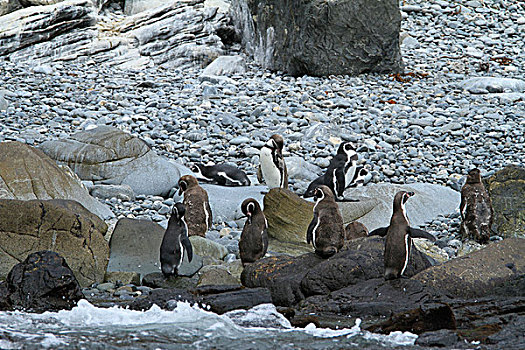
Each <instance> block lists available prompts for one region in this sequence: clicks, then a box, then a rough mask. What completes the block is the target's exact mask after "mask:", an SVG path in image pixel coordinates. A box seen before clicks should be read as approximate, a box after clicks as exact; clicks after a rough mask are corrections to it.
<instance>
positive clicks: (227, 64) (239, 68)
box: [201, 56, 246, 76]
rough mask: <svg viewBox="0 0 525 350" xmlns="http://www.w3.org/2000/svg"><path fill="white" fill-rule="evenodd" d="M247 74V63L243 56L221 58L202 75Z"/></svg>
mask: <svg viewBox="0 0 525 350" xmlns="http://www.w3.org/2000/svg"><path fill="white" fill-rule="evenodd" d="M244 73H246V62H245V60H244V58H243V57H241V56H219V57H217V58H216V59H215V60H213V62H212V63H210V64H209V65H208V66H207V67H206V68H205V69H204V70H203V71H202V73H201V75H204V76H221V75H227V76H231V75H234V74H244Z"/></svg>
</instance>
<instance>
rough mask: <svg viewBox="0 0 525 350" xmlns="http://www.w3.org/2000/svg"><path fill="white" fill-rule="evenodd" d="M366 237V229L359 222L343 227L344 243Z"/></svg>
mask: <svg viewBox="0 0 525 350" xmlns="http://www.w3.org/2000/svg"><path fill="white" fill-rule="evenodd" d="M367 236H368V229H367V228H366V226H365V225H363V224H362V223H360V222H359V221H352V222H351V223H349V224H348V225H346V227H345V241H350V240H352V239H356V238H362V237H367Z"/></svg>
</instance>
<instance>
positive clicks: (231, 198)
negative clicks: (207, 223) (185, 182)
mask: <svg viewBox="0 0 525 350" xmlns="http://www.w3.org/2000/svg"><path fill="white" fill-rule="evenodd" d="M200 186H201V187H202V188H204V189H205V190H206V192H208V198H209V200H210V208H211V211H212V213H213V221H214V222H215V223H217V224H221V223H225V222H228V221H231V220H239V219H241V218H242V217H243V216H244V214H243V213H242V211H241V204H242V202H243V201H244V200H245V199H246V198H250V197H251V198H255V199H256V200H257V201H258V202H259V204H261V206H262V205H263V195H262V193H261V192H263V191H267V190H268V188H267V187H266V186H238V187H226V186H219V185H210V184H201V185H200Z"/></svg>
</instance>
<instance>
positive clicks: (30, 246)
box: [0, 199, 109, 287]
mask: <svg viewBox="0 0 525 350" xmlns="http://www.w3.org/2000/svg"><path fill="white" fill-rule="evenodd" d="M106 231H107V225H106V224H105V223H104V222H103V221H102V220H101V219H99V218H98V217H97V216H96V215H94V214H92V213H91V212H89V211H88V210H87V209H86V208H84V207H83V206H82V205H80V204H79V203H77V202H75V201H67V200H58V199H55V200H48V201H40V200H30V201H21V200H8V199H0V276H5V275H6V274H7V273H8V272H9V270H10V269H11V268H12V267H13V266H15V265H16V264H18V263H19V262H21V261H23V260H24V259H25V258H26V257H27V255H28V254H29V253H33V252H36V251H41V250H51V251H55V252H57V253H58V254H60V255H61V256H63V257H64V258H65V259H66V261H67V263H68V265H69V266H70V267H71V269H72V270H73V272H74V273H75V276H76V278H77V280H78V281H79V283H80V285H82V286H83V287H86V286H88V285H90V284H92V283H95V282H102V281H103V280H104V273H105V271H106V266H107V264H108V257H109V247H108V243H107V242H106V240H105V239H104V235H105V233H106Z"/></svg>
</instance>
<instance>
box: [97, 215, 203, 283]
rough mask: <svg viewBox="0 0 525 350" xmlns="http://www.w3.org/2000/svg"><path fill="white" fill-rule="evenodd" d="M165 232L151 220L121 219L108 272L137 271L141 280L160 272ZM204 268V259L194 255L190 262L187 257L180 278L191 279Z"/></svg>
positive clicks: (180, 270) (116, 231)
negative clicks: (161, 250) (161, 245)
mask: <svg viewBox="0 0 525 350" xmlns="http://www.w3.org/2000/svg"><path fill="white" fill-rule="evenodd" d="M164 232H166V230H165V229H164V228H163V227H162V226H160V225H159V224H157V223H155V222H153V221H149V220H137V219H128V218H122V219H119V221H118V222H117V224H116V225H115V229H114V230H113V234H112V235H111V240H110V241H109V247H110V250H111V254H110V256H109V264H108V269H107V270H108V272H112V271H124V272H137V273H139V274H140V275H141V278H142V277H144V276H145V275H147V274H150V273H155V272H160V244H161V243H162V238H163V237H164ZM201 267H202V258H201V257H200V256H199V255H198V253H197V252H195V251H194V252H193V259H192V261H191V262H189V261H188V257H187V254H184V260H183V261H182V265H181V267H180V268H179V276H186V277H191V276H193V275H195V274H196V273H197V271H199V269H200V268H201Z"/></svg>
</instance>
